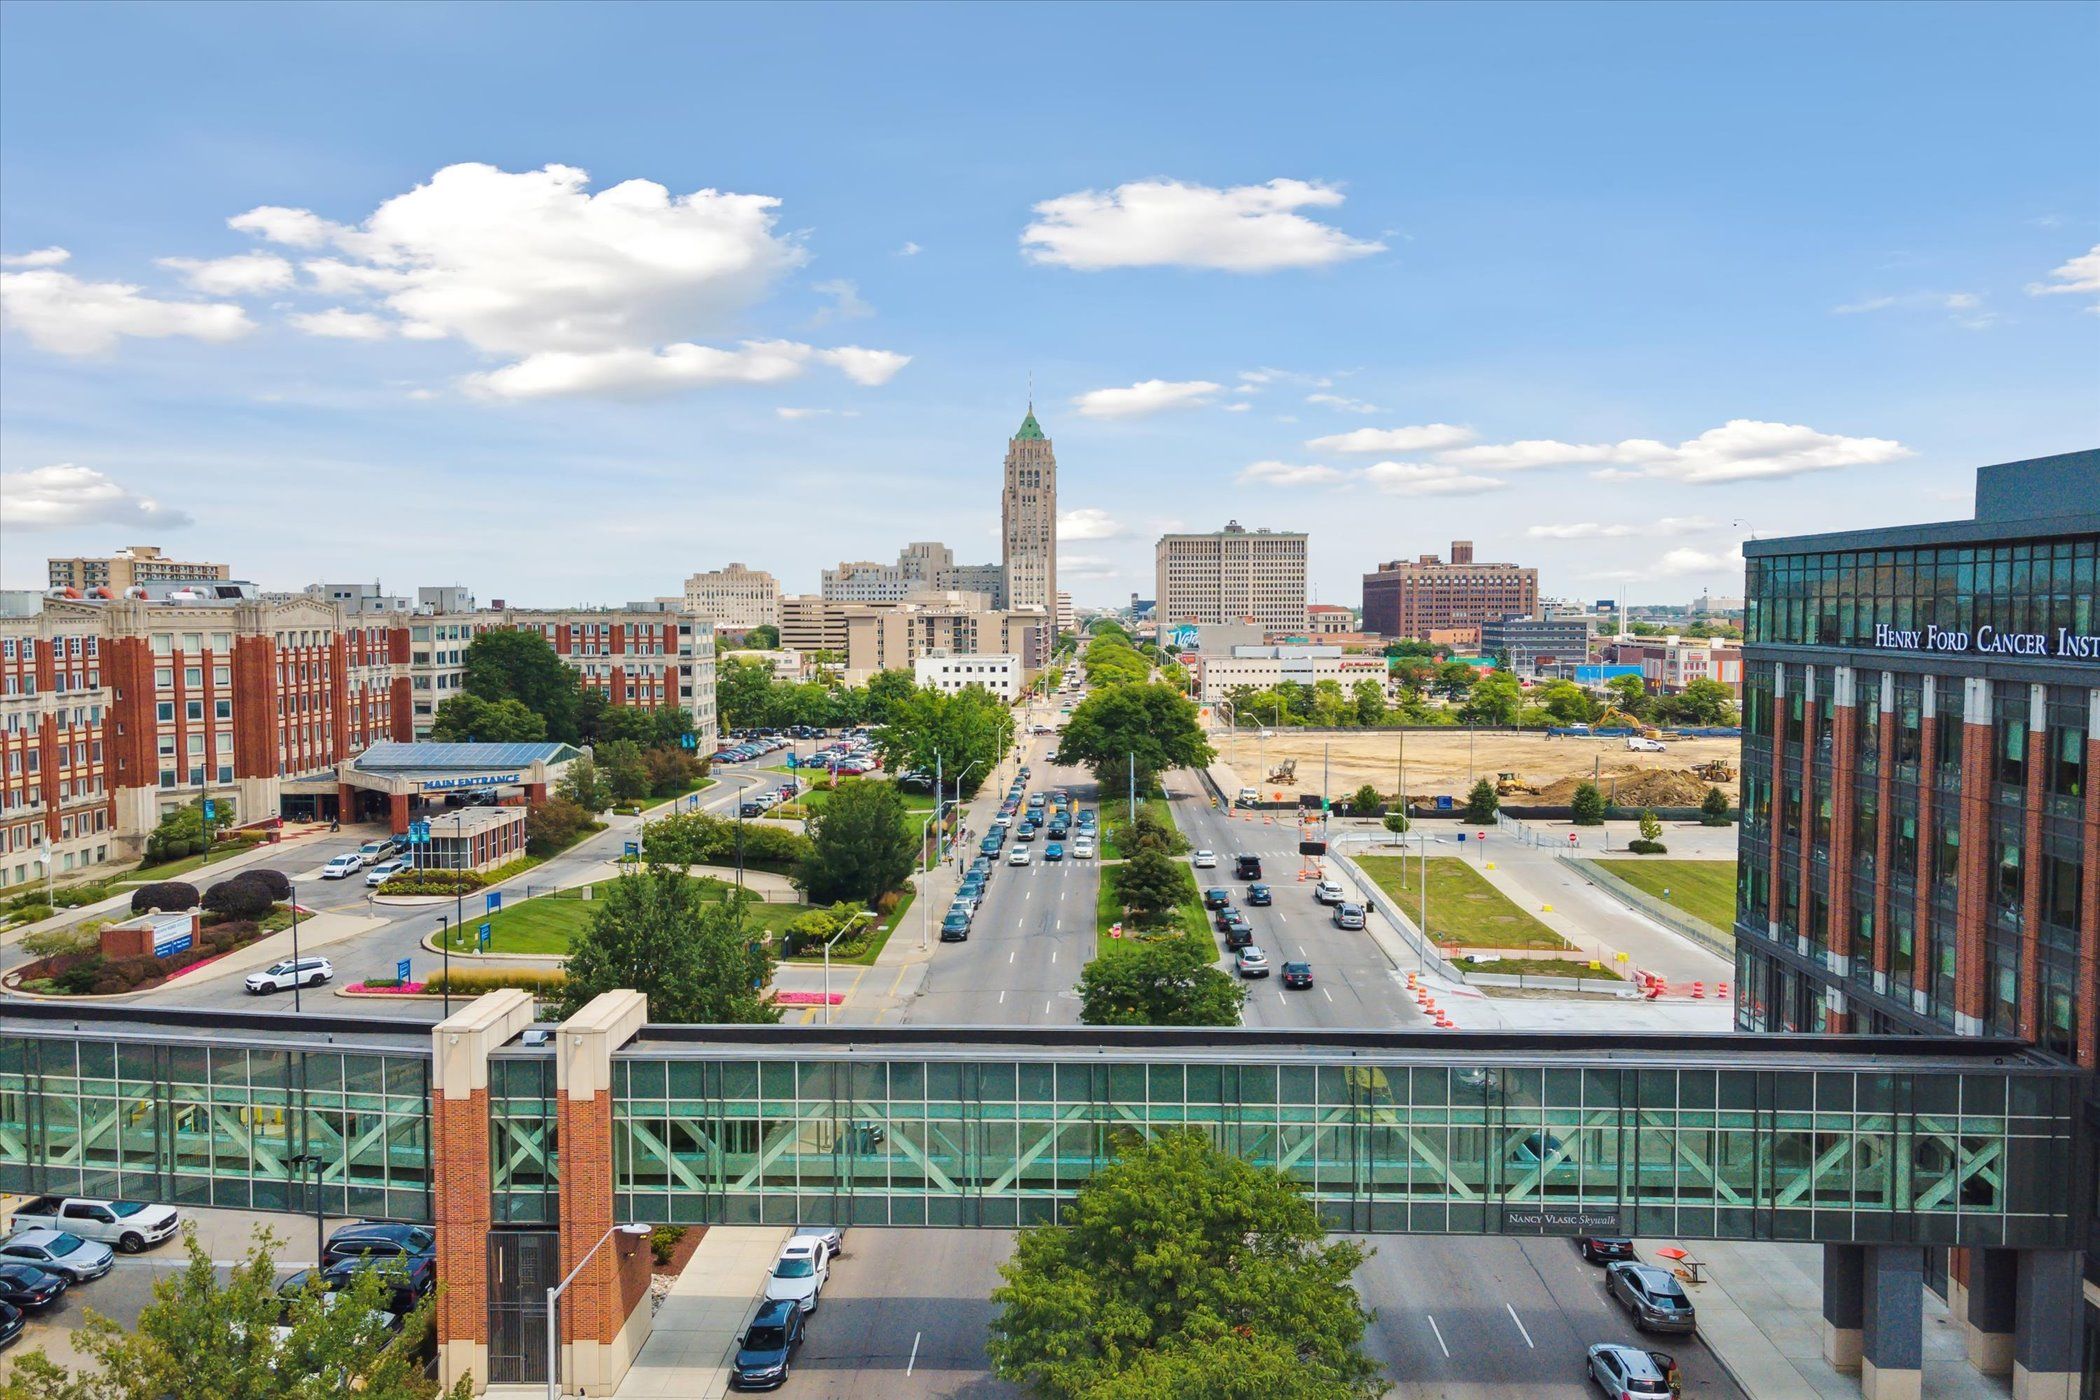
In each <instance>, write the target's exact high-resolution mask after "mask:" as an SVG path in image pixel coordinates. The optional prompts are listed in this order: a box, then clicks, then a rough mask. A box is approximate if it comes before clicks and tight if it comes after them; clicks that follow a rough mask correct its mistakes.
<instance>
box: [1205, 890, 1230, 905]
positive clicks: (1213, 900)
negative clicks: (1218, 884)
mask: <svg viewBox="0 0 2100 1400" xmlns="http://www.w3.org/2000/svg"><path fill="white" fill-rule="evenodd" d="M1231 903H1232V891H1231V890H1221V889H1208V890H1205V891H1204V892H1203V907H1204V908H1205V909H1223V908H1225V907H1226V906H1227V905H1229V904H1231Z"/></svg>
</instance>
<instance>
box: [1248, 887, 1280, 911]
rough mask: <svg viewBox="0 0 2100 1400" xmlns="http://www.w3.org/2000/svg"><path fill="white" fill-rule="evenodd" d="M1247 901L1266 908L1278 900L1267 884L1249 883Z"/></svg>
mask: <svg viewBox="0 0 2100 1400" xmlns="http://www.w3.org/2000/svg"><path fill="white" fill-rule="evenodd" d="M1247 902H1248V903H1249V904H1251V905H1254V906H1255V907H1257V908H1266V907H1267V906H1269V905H1271V904H1274V903H1275V902H1276V896H1275V894H1274V892H1272V891H1271V890H1270V889H1269V887H1268V886H1267V885H1249V886H1247Z"/></svg>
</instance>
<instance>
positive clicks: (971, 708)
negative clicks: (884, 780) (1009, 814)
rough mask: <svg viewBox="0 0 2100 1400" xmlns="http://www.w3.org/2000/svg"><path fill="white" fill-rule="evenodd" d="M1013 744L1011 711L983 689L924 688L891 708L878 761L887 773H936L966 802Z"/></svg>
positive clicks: (989, 775)
mask: <svg viewBox="0 0 2100 1400" xmlns="http://www.w3.org/2000/svg"><path fill="white" fill-rule="evenodd" d="M1013 741H1014V714H1013V711H1012V710H1010V709H1008V708H1007V707H1006V703H1005V702H1004V701H1003V700H1001V699H1000V698H999V697H998V696H996V695H994V694H992V693H991V692H990V691H988V690H986V689H984V687H982V686H975V685H972V686H965V687H964V688H963V689H961V690H958V691H953V692H950V691H944V690H936V689H934V688H933V687H932V686H924V687H919V688H915V689H914V690H913V692H912V693H911V694H910V695H909V696H907V697H905V698H904V699H902V700H900V701H898V702H896V703H895V704H894V705H893V706H892V707H891V709H890V715H889V719H888V721H887V723H886V724H885V726H884V728H883V731H882V739H881V747H882V761H883V763H884V765H885V766H886V767H888V769H889V770H890V771H891V772H892V773H906V772H919V773H924V774H926V775H927V776H928V777H932V776H934V775H935V774H936V773H938V774H939V775H940V776H941V779H942V781H943V783H944V784H945V785H946V786H947V788H948V790H949V791H950V792H953V791H955V790H956V783H957V780H958V779H960V780H961V792H962V795H963V796H965V797H967V796H969V795H970V794H971V793H973V792H975V791H977V789H978V788H980V787H982V786H983V785H984V784H985V783H986V782H987V781H988V780H989V779H990V778H991V776H992V774H993V772H994V771H995V770H996V769H997V768H998V766H999V760H1000V759H1001V758H1002V757H1003V756H1004V755H1005V754H1006V751H1007V750H1008V749H1010V748H1012V747H1013Z"/></svg>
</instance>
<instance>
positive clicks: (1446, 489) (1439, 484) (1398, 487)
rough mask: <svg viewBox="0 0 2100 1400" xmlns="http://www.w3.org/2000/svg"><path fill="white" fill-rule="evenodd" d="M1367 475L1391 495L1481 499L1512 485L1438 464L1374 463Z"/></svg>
mask: <svg viewBox="0 0 2100 1400" xmlns="http://www.w3.org/2000/svg"><path fill="white" fill-rule="evenodd" d="M1363 476H1364V480H1365V481H1368V482H1369V483H1370V484H1371V485H1372V486H1374V487H1376V488H1377V489H1378V490H1380V491H1383V492H1385V493H1386V494H1387V495H1389V496H1479V495H1484V494H1485V493H1487V492H1489V491H1500V490H1501V489H1502V488H1503V487H1504V486H1506V485H1507V484H1508V483H1507V482H1503V481H1497V480H1495V479H1494V478H1493V477H1487V476H1468V475H1467V474H1466V473H1465V472H1463V471H1461V470H1459V469H1458V468H1457V467H1448V466H1444V465H1443V464H1441V463H1437V462H1374V463H1372V464H1371V465H1370V466H1368V467H1365V468H1364V471H1363Z"/></svg>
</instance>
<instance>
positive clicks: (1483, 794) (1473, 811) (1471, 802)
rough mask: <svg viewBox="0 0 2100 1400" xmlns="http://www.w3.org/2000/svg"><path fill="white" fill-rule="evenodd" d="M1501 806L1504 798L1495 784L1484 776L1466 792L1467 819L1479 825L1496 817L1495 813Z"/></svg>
mask: <svg viewBox="0 0 2100 1400" xmlns="http://www.w3.org/2000/svg"><path fill="white" fill-rule="evenodd" d="M1501 807H1502V799H1501V798H1500V797H1499V796H1497V795H1496V793H1495V785H1494V784H1493V783H1491V782H1489V781H1488V780H1487V779H1486V778H1482V779H1481V780H1480V781H1479V782H1477V783H1475V784H1473V790H1472V791H1471V792H1469V793H1467V794H1466V807H1465V814H1464V815H1465V819H1466V820H1467V821H1469V822H1472V823H1474V824H1475V825H1477V826H1485V825H1487V824H1488V823H1489V822H1492V821H1493V820H1494V819H1495V813H1496V812H1497V811H1499V810H1500V809H1501Z"/></svg>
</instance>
